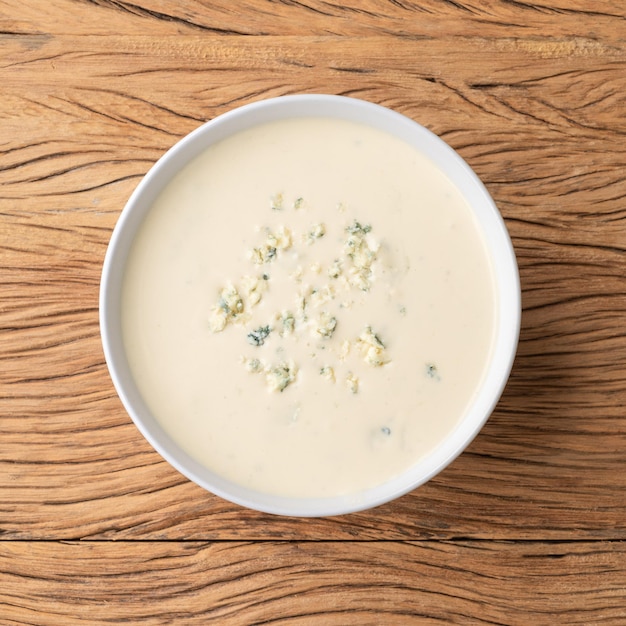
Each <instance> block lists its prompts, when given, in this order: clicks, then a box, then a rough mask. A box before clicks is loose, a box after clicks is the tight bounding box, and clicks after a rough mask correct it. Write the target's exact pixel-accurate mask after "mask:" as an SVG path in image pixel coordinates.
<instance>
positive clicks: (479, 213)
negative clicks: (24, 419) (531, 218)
mask: <svg viewBox="0 0 626 626" xmlns="http://www.w3.org/2000/svg"><path fill="white" fill-rule="evenodd" d="M306 116H315V117H320V116H325V117H334V118H340V119H347V120H352V121H355V122H360V123H363V124H367V125H370V126H373V127H375V128H378V129H380V130H383V131H385V132H387V133H390V134H392V135H395V136H397V137H399V138H401V139H403V140H404V141H405V142H407V143H409V144H411V145H412V146H413V147H415V148H416V149H417V150H419V151H420V152H422V153H423V154H424V155H425V156H427V157H428V158H430V159H431V160H432V161H433V162H434V163H435V164H436V165H437V166H438V167H439V168H440V169H441V170H443V171H444V172H445V173H446V174H447V176H448V178H449V179H450V180H451V181H452V182H453V183H454V184H455V185H456V186H457V187H458V189H459V190H460V191H461V193H462V194H463V195H464V196H465V198H466V199H467V200H468V202H469V204H470V206H471V207H472V209H473V211H474V212H475V215H476V217H477V219H478V222H479V224H480V227H481V228H482V231H483V234H484V237H485V241H486V243H487V247H488V251H489V254H490V257H491V260H492V265H493V269H494V273H495V282H496V291H497V307H498V311H497V324H498V326H497V330H496V336H495V341H494V348H493V355H492V358H491V363H490V365H489V367H488V370H487V373H486V375H485V377H484V380H483V384H482V387H481V389H480V390H479V392H478V394H477V395H476V398H475V401H474V402H473V404H472V405H471V407H470V408H469V409H468V411H467V413H466V415H465V416H464V417H463V419H462V420H461V421H460V422H459V424H458V426H457V427H456V429H455V430H454V431H453V432H452V433H451V434H450V436H449V437H448V438H447V439H446V440H445V441H443V442H442V443H441V444H440V445H439V446H438V447H437V448H435V449H434V450H433V451H432V452H431V453H430V454H429V455H428V456H427V457H425V458H424V459H423V460H421V461H419V462H418V463H416V464H415V465H414V466H412V467H411V468H410V469H409V470H408V471H406V472H404V473H403V474H401V475H399V476H396V477H395V478H393V479H391V480H390V481H388V482H386V483H384V484H382V485H379V486H377V487H374V488H372V489H368V490H366V491H363V492H361V493H359V494H354V495H350V496H338V497H332V498H301V499H298V498H286V497H280V496H274V495H267V494H263V493H258V492H255V491H251V490H249V489H246V488H244V487H242V486H241V485H237V484H234V483H232V482H230V481H228V480H225V479H224V478H222V477H221V476H219V475H217V474H215V473H214V472H212V471H210V470H209V469H207V468H206V467H205V466H203V465H201V464H200V463H198V462H197V461H195V460H194V459H193V458H192V457H190V456H189V455H188V454H187V453H186V452H184V451H183V450H182V449H181V448H180V447H179V446H178V445H177V444H175V443H174V442H173V441H172V440H171V438H170V437H169V436H168V434H167V433H166V432H165V431H164V430H163V428H162V427H161V426H160V425H159V423H158V422H157V420H156V419H155V418H154V416H153V415H152V414H151V412H150V411H149V409H148V407H147V405H146V403H145V402H144V400H143V398H142V397H141V394H140V393H139V391H138V390H137V387H136V386H135V384H134V382H133V376H132V374H131V370H130V367H129V364H128V361H127V359H126V355H125V349H124V344H123V341H122V332H121V292H122V282H123V278H124V268H125V265H126V260H127V257H128V254H129V251H130V249H131V247H132V245H133V240H134V238H135V235H136V233H137V231H138V230H139V228H140V226H141V224H142V221H143V219H144V217H145V216H146V214H147V213H148V211H149V210H150V208H151V206H152V204H153V202H154V200H155V199H156V198H157V196H158V195H159V194H160V192H161V191H162V190H163V188H164V187H165V185H166V184H167V183H168V182H169V180H170V179H171V178H172V177H173V176H174V175H175V174H176V173H177V172H178V171H179V170H180V169H181V168H182V167H184V166H185V165H186V164H187V163H189V162H190V161H191V160H193V159H194V158H195V157H197V156H198V155H199V154H201V153H202V152H203V151H204V150H205V149H206V148H207V147H208V146H209V145H211V144H213V143H215V142H218V141H220V140H221V139H224V138H226V137H228V136H230V135H232V134H234V133H236V132H239V131H242V130H245V129H248V128H251V127H253V126H256V125H258V124H263V123H266V122H270V121H275V120H278V119H284V118H287V117H306ZM520 318H521V296H520V284H519V274H518V268H517V262H516V259H515V253H514V250H513V246H512V244H511V240H510V237H509V234H508V232H507V229H506V226H505V224H504V221H503V220H502V217H501V215H500V213H499V212H498V210H497V208H496V206H495V204H494V202H493V200H492V199H491V197H490V195H489V193H488V192H487V190H486V189H485V187H484V185H483V184H482V183H481V182H480V180H479V179H478V177H477V176H476V175H475V174H474V172H473V171H472V170H471V168H470V167H469V166H468V165H467V163H465V161H464V160H463V159H462V158H461V157H460V156H459V155H458V154H457V153H456V152H455V151H454V150H452V148H450V147H449V146H448V145H447V144H446V143H444V142H443V141H442V140H441V139H439V138H438V137H437V136H436V135H434V134H433V133H431V132H430V131H428V130H427V129H426V128H424V127H422V126H420V125H419V124H417V123H416V122H414V121H412V120H410V119H409V118H407V117H405V116H403V115H401V114H399V113H396V112H393V111H391V110H390V109H387V108H384V107H381V106H379V105H375V104H372V103H369V102H366V101H363V100H357V99H354V98H345V97H341V96H329V95H299V96H284V97H280V98H273V99H270V100H264V101H261V102H257V103H253V104H250V105H246V106H244V107H241V108H239V109H235V110H234V111H231V112H229V113H226V114H224V115H222V116H220V117H217V118H215V119H214V120H212V121H210V122H208V123H206V124H204V125H203V126H201V127H200V128H198V129H197V130H195V131H194V132H192V133H191V134H189V135H188V136H186V137H185V138H184V139H182V140H181V141H180V142H179V143H177V144H176V145H175V146H174V147H173V148H171V149H170V150H169V151H168V152H167V153H166V154H165V155H164V156H163V157H162V158H161V159H160V160H159V161H158V162H157V163H156V164H155V165H154V167H153V168H152V169H151V170H150V171H149V172H148V174H147V175H146V176H145V177H144V179H143V180H142V181H141V183H140V184H139V185H138V186H137V188H136V190H135V191H134V193H133V194H132V196H131V197H130V199H129V200H128V203H127V205H126V207H125V208H124V210H123V212H122V214H121V216H120V219H119V221H118V223H117V225H116V227H115V229H114V232H113V235H112V238H111V242H110V245H109V248H108V250H107V254H106V258H105V262H104V267H103V273H102V282H101V290H100V328H101V334H102V342H103V348H104V354H105V358H106V362H107V365H108V368H109V372H110V374H111V378H112V380H113V383H114V385H115V388H116V390H117V392H118V394H119V396H120V398H121V400H122V403H123V404H124V407H125V408H126V410H127V412H128V413H129V415H130V416H131V418H132V419H133V421H134V423H135V424H136V426H137V427H138V428H139V430H140V431H141V433H142V434H143V435H144V437H145V438H146V439H147V440H148V441H149V442H150V444H151V445H152V446H153V447H154V448H155V449H156V450H157V451H158V452H159V453H160V454H161V455H162V456H163V458H165V459H166V460H167V461H168V462H169V463H170V464H171V465H173V466H174V467H175V468H176V469H178V471H180V472H181V473H182V474H183V475H185V476H186V477H188V478H189V479H191V480H192V481H194V482H195V483H197V484H198V485H200V486H202V487H204V488H205V489H207V490H209V491H211V492H212V493H215V494H216V495H218V496H221V497H223V498H225V499H227V500H229V501H232V502H235V503H237V504H241V505H243V506H246V507H249V508H253V509H257V510H260V511H265V512H268V513H274V514H281V515H291V516H328V515H338V514H344V513H350V512H354V511H358V510H363V509H367V508H371V507H374V506H377V505H380V504H382V503H385V502H388V501H389V500H392V499H394V498H396V497H398V496H400V495H403V494H405V493H407V492H408V491H410V490H412V489H414V488H415V487H417V486H419V485H421V484H423V483H424V482H426V481H427V480H429V479H430V478H432V477H433V476H434V475H436V474H437V473H438V472H440V471H441V470H442V469H443V468H444V467H446V466H447V465H448V464H449V463H450V462H451V461H452V460H453V459H454V458H456V457H457V456H458V455H459V454H460V453H461V452H462V451H463V450H464V449H465V448H466V447H467V445H468V444H469V443H470V442H471V441H472V439H473V438H474V437H475V436H476V434H477V433H478V432H479V431H480V429H481V428H482V426H483V425H484V423H485V422H486V421H487V419H488V418H489V415H490V414H491V413H492V411H493V409H494V407H495V405H496V403H497V401H498V399H499V398H500V395H501V393H502V391H503V390H504V387H505V385H506V381H507V379H508V377H509V373H510V370H511V367H512V364H513V359H514V357H515V351H516V348H517V341H518V335H519V327H520Z"/></svg>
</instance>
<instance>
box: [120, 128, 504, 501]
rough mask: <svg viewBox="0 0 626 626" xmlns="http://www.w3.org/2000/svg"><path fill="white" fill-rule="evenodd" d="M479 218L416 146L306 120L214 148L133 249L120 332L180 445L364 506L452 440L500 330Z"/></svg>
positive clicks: (275, 486)
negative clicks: (355, 497) (361, 497)
mask: <svg viewBox="0 0 626 626" xmlns="http://www.w3.org/2000/svg"><path fill="white" fill-rule="evenodd" d="M495 311H496V294H495V288H494V279H493V275H492V268H491V267H490V262H489V259H488V256H487V252H486V248H485V245H484V242H483V240H482V237H481V234H480V232H479V230H478V226H477V223H476V221H475V219H474V217H473V215H472V213H471V211H470V208H469V206H468V205H467V204H466V202H465V201H464V199H463V198H462V196H461V194H460V193H459V191H458V190H457V189H456V188H455V187H454V186H453V185H452V184H451V182H450V181H449V180H448V179H447V178H446V177H445V176H444V175H443V174H442V173H441V172H440V171H439V170H438V169H437V168H436V167H435V166H434V165H433V164H432V163H431V162H430V161H429V160H428V159H426V158H425V157H424V156H422V155H421V154H420V153H419V152H417V151H416V150H415V149H414V148H413V147H411V146H409V145H408V144H406V143H404V142H403V141H402V140H400V139H398V138H395V137H393V136H390V135H388V134H386V133H383V132H381V131H379V130H376V129H373V128H370V127H368V126H365V125H361V124H356V123H352V122H347V121H342V120H339V119H330V118H297V119H288V120H284V121H278V122H272V123H267V124H263V125H259V126H257V127H254V128H252V129H250V130H246V131H243V132H240V133H238V134H236V135H234V136H232V137H230V138H227V139H225V140H223V141H221V142H219V143H217V144H215V145H213V146H211V147H210V148H208V149H207V150H206V151H205V152H204V153H203V154H201V155H200V156H199V157H197V158H196V159H195V160H193V161H192V162H191V163H189V164H188V165H187V166H186V167H185V168H184V169H183V170H182V171H181V172H180V173H179V174H178V175H177V176H176V177H175V178H174V179H173V180H172V182H171V183H170V184H169V185H168V186H167V187H166V188H165V190H164V191H163V192H162V193H161V194H160V196H159V198H158V199H157V201H156V202H155V203H154V206H153V207H152V209H151V210H150V212H149V214H148V216H147V217H146V219H145V221H144V223H143V224H142V227H141V229H140V232H139V234H138V236H137V238H136V241H135V243H134V245H133V248H132V250H131V254H130V258H129V261H128V266H127V272H126V275H125V280H124V287H123V294H122V322H123V337H124V343H125V346H126V350H127V354H128V359H129V363H130V366H131V369H132V372H133V376H134V378H135V381H136V384H137V386H138V388H139V390H140V392H141V394H142V395H143V397H144V399H145V401H146V403H147V405H148V406H149V407H150V409H151V411H152V413H153V414H154V416H155V418H156V419H157V420H158V421H159V422H160V424H161V425H162V427H163V428H164V429H165V430H166V431H167V432H168V433H169V434H170V435H171V437H172V438H173V439H174V440H175V441H176V442H177V444H178V445H179V446H180V447H181V448H183V449H184V450H185V451H187V452H188V453H189V454H190V455H191V456H192V457H194V458H195V459H197V460H198V461H199V462H201V463H202V464H204V465H205V466H207V467H208V468H209V469H211V470H212V471H214V472H216V473H217V474H219V475H220V476H222V477H224V478H227V479H230V480H232V481H233V482H235V483H238V484H241V485H244V486H246V487H249V488H251V489H255V490H258V491H261V492H265V493H269V494H277V495H284V496H301V497H327V496H336V495H340V494H351V493H357V492H359V491H361V490H364V489H366V488H368V487H372V486H375V485H377V484H380V483H382V482H385V481H386V480H388V479H389V478H391V477H393V476H395V475H397V474H399V473H401V472H403V471H405V470H406V469H407V468H408V467H409V466H411V465H412V464H414V463H416V462H417V461H418V460H419V459H420V458H422V457H423V456H424V455H427V454H428V453H429V452H430V451H432V450H433V449H434V447H436V446H437V444H438V443H439V442H440V441H441V440H442V439H443V438H445V437H446V435H447V434H449V433H450V431H451V430H453V429H454V428H455V426H456V425H457V424H458V422H459V420H460V419H461V418H462V417H463V415H464V412H465V411H466V410H467V409H468V406H469V405H470V403H471V401H472V399H473V397H474V395H475V393H476V390H477V388H478V386H479V385H480V383H481V379H482V378H483V375H484V373H485V371H486V367H487V365H488V362H489V358H490V353H491V349H492V343H493V338H494V334H495V326H496V322H497V320H496V319H495V317H496V313H495Z"/></svg>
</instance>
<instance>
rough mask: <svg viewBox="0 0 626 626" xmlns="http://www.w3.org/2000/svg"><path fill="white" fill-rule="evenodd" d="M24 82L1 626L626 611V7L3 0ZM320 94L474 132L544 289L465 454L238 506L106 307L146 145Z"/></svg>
mask: <svg viewBox="0 0 626 626" xmlns="http://www.w3.org/2000/svg"><path fill="white" fill-rule="evenodd" d="M0 85H1V91H0V131H1V132H0V361H1V367H0V442H1V445H0V622H1V623H2V624H4V623H6V624H55V623H63V624H74V623H75V624H79V623H89V624H99V623H106V622H107V620H109V623H110V622H111V621H113V622H119V621H122V620H127V621H130V622H131V623H146V624H159V623H172V621H175V622H176V623H207V620H210V619H213V620H214V621H216V622H217V623H225V622H230V623H237V624H238V623H241V624H243V623H324V624H333V623H336V624H348V623H354V624H370V623H371V624H380V623H409V622H411V623H413V622H415V621H416V620H417V623H442V622H444V623H446V622H447V623H450V622H452V623H454V622H456V623H506V624H528V623H533V622H534V623H537V624H543V623H554V622H555V621H556V622H557V623H567V624H604V623H606V624H622V623H626V615H625V614H624V606H626V601H625V598H626V580H625V574H624V565H623V564H624V562H625V560H624V546H623V543H620V542H623V540H624V539H626V496H625V495H624V494H625V493H626V471H625V470H626V410H625V407H626V332H624V327H625V320H626V295H625V294H626V278H625V277H626V176H625V174H624V172H625V171H626V148H625V147H624V146H625V145H626V142H625V138H626V115H625V113H626V96H625V94H626V7H624V6H622V3H619V2H614V1H612V0H594V2H591V1H590V0H545V1H542V2H535V1H530V0H529V1H527V0H514V1H513V0H491V1H485V2H472V1H470V0H458V1H456V0H455V1H454V2H450V1H447V0H420V1H416V0H349V1H347V2H343V3H337V2H331V1H328V0H325V1H320V0H298V1H296V0H242V1H241V2H237V3H233V2H227V1H226V0H214V1H212V2H207V1H200V0H190V1H188V2H182V3H177V2H172V1H170V0H133V1H127V0H53V1H50V2H44V1H43V0H33V1H32V2H28V3H26V4H25V3H23V2H21V1H19V2H18V1H17V0H0ZM301 92H309V93H310V92H322V93H335V94H344V95H352V96H356V97H362V98H365V99H368V100H371V101H374V102H378V103H380V104H384V105H387V106H390V107H393V108H394V109H396V110H398V111H400V112H402V113H404V114H406V115H408V116H409V117H411V118H413V119H415V120H417V121H418V122H420V123H422V124H424V125H425V126H427V127H428V128H430V129H431V130H433V131H434V132H436V133H437V134H439V135H440V136H441V137H443V138H444V139H445V140H446V141H447V142H448V143H449V144H450V145H451V146H452V147H454V148H455V149H457V150H458V152H459V153H460V154H461V155H462V156H463V157H464V158H465V159H466V160H467V161H468V162H469V164H470V165H471V166H472V167H473V168H474V169H475V171H476V172H477V173H478V174H479V175H480V177H481V178H482V180H483V181H484V182H485V184H486V186H487V188H488V190H489V191H490V192H491V194H492V195H493V197H494V199H495V200H496V203H497V204H498V206H499V208H500V210H501V212H502V214H503V216H504V218H505V221H506V224H507V227H508V228H509V231H510V233H511V235H512V238H513V243H514V246H515V250H516V253H517V255H518V262H519V266H520V273H521V280H522V290H523V307H524V311H523V319H522V332H521V337H520V346H519V351H518V356H517V360H516V363H515V366H514V369H513V372H512V375H511V379H510V381H509V384H508V386H507V389H506V391H505V393H504V395H503V397H502V399H501V401H500V403H499V404H498V406H497V408H496V410H495V412H494V414H493V416H492V417H491V419H490V420H489V422H488V423H487V425H486V426H485V428H484V429H483V430H482V432H481V433H480V435H479V436H478V437H477V438H476V440H475V441H474V442H473V443H472V445H471V446H470V447H469V449H468V450H467V451H466V452H465V453H464V454H463V455H461V457H459V458H458V459H457V460H456V461H455V462H454V463H453V464H452V465H451V466H450V467H448V468H447V469H446V470H445V471H444V472H442V473H441V474H440V475H439V476H437V477H436V478H435V479H434V480H432V481H431V482H430V483H428V484H427V485H424V486H423V487H421V488H420V489H418V490H416V491H415V492H413V493H411V494H408V495H407V496H405V497H403V498H400V499H399V500H397V501H396V502H393V503H390V504H388V505H385V506H382V507H379V508H377V509H374V510H372V511H368V512H364V513H360V514H354V515H349V516H344V517H337V518H332V519H320V520H298V519H287V518H278V517H273V516H269V515H264V514H260V513H255V512H252V511H246V510H243V509H241V508H240V507H237V506H235V505H232V504H229V503H227V502H224V501H222V500H220V499H219V498H217V497H214V496H212V495H211V494H207V493H206V492H204V491H203V490H201V489H200V488H198V487H196V486H195V485H193V484H192V483H190V482H188V481H187V480H186V479H185V478H184V477H182V476H181V475H180V474H178V473H177V472H176V471H175V470H173V469H172V468H171V467H170V466H169V465H168V464H167V463H165V462H164V461H163V460H161V459H160V457H159V456H158V455H157V454H156V453H155V452H154V451H152V449H151V448H150V446H149V445H148V444H147V443H146V442H145V441H144V440H143V438H142V437H141V435H140V434H139V432H138V431H137V429H136V428H135V427H134V425H133V424H132V423H131V421H130V419H129V418H128V416H127V415H126V413H125V412H124V410H123V408H122V406H121V404H120V402H119V400H118V399H117V396H116V394H115V391H114V389H113V386H112V384H111V381H110V379H109V377H108V374H107V371H106V366H105V363H104V357H103V354H102V350H101V345H100V338H99V328H98V289H99V282H100V272H101V267H102V261H103V258H104V254H105V250H106V246H107V244H108V240H109V237H110V234H111V231H112V228H113V226H114V224H115V221H116V220H117V218H118V216H119V213H120V211H121V209H122V207H123V205H124V203H125V202H126V200H127V199H128V196H129V195H130V193H131V192H132V190H133V189H134V187H135V186H136V184H137V183H138V182H139V180H140V179H141V177H142V176H143V175H144V174H145V172H146V171H147V170H148V169H149V167H150V166H151V165H152V164H153V163H154V162H155V161H156V159H157V158H158V157H159V156H160V155H161V154H162V153H163V152H164V151H165V150H166V149H167V148H169V147H170V146H171V145H172V144H173V143H175V142H176V141H177V140H178V139H179V138H181V137H182V136H184V135H185V134H187V133H188V132H190V131H191V130H193V129H194V128H196V127H198V126H199V125H200V124H201V123H202V122H203V121H205V120H207V119H211V118H212V117H214V116H215V115H218V114H220V113H222V112H225V111H227V110H230V109H232V108H234V107H236V106H238V105H240V104H245V103H248V102H253V101H255V100H259V99H261V98H264V97H269V96H276V95H282V94H289V93H301ZM79 539H81V540H82V541H80V542H79V541H76V540H79ZM328 540H332V541H328ZM207 542H208V543H207Z"/></svg>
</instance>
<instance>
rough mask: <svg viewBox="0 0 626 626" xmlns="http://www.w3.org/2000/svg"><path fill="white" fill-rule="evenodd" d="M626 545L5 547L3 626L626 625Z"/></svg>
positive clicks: (0, 574) (0, 550)
mask: <svg viewBox="0 0 626 626" xmlns="http://www.w3.org/2000/svg"><path fill="white" fill-rule="evenodd" d="M625 550H626V548H625V547H624V545H623V544H621V543H609V542H593V543H574V544H572V543H541V542H539V543H529V544H524V543H522V544H519V545H513V544H507V543H494V542H487V543H484V542H478V543H476V542H453V543H440V542H436V543H429V542H421V543H395V542H382V543H378V542H376V543H353V542H345V543H339V544H338V543H334V542H331V543H325V542H305V543H289V542H287V543H266V544H260V545H259V544H250V543H230V542H226V543H214V544H205V543H192V542H176V543H169V542H156V543H153V542H140V543H137V542H130V543H127V542H104V543H102V542H80V543H70V544H64V543H57V542H45V543H36V542H35V543H19V542H16V543H14V542H9V543H7V542H2V543H1V544H0V612H1V615H2V621H3V623H4V624H30V625H32V626H44V625H48V624H57V623H63V624H67V625H68V626H72V625H78V624H85V623H88V624H90V625H93V626H97V625H99V624H110V623H112V622H113V623H121V622H124V621H130V622H132V623H133V624H172V623H176V624H206V623H208V621H210V620H214V621H216V622H217V623H220V624H252V623H254V624H269V623H272V624H287V623H289V624H310V623H320V624H329V625H332V624H341V625H348V624H358V625H359V626H365V625H368V624H372V625H374V624H381V623H384V624H408V623H420V624H438V623H448V624H450V623H463V624H467V623H472V624H511V625H517V624H519V625H526V624H529V623H537V624H548V623H551V624H552V623H567V624H572V625H574V624H585V625H587V624H598V625H600V624H603V625H604V624H615V625H617V624H623V623H624V621H625V620H626V606H625V604H624V598H625V597H626V595H625V594H626V566H625V564H626V552H625Z"/></svg>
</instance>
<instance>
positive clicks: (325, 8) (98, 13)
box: [0, 0, 626, 45]
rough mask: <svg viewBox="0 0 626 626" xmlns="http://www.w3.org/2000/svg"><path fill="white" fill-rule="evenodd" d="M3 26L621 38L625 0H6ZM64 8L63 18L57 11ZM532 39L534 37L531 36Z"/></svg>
mask: <svg viewBox="0 0 626 626" xmlns="http://www.w3.org/2000/svg"><path fill="white" fill-rule="evenodd" d="M0 9H2V10H1V11H0V31H2V32H4V33H8V34H11V33H17V34H42V35H47V34H55V35H57V34H65V35H77V34H98V35H106V36H109V35H111V34H112V33H118V34H124V35H141V34H144V33H146V32H147V31H149V32H150V33H151V34H153V35H155V36H161V35H189V34H217V35H243V36H250V35H256V36H263V35H297V36H306V35H329V34H331V35H341V36H351V37H356V36H365V35H372V34H385V35H388V34H389V35H398V36H401V37H408V38H415V37H427V38H438V37H441V36H442V35H446V36H450V35H451V36H455V37H468V36H478V37H485V38H501V37H514V36H517V37H523V38H525V39H526V40H527V41H532V39H538V40H546V39H547V38H548V37H552V38H557V37H558V38H563V39H567V38H568V37H584V36H589V37H590V38H591V39H592V40H593V41H597V40H603V41H608V42H614V43H616V44H618V45H621V44H623V42H624V32H623V28H622V29H621V30H620V28H619V26H620V19H622V20H623V19H624V18H625V17H626V12H625V11H624V7H623V6H622V5H621V4H620V3H616V2H613V1H612V0H595V1H594V2H593V3H592V4H590V3H589V2H588V1H587V0H551V1H544V2H531V1H524V2H510V1H507V0H488V1H486V2H480V3H479V2H472V1H468V0H458V1H455V2H441V1H439V0H420V2H415V1H410V0H394V1H393V2H387V1H385V0H351V1H349V2H347V1H344V2H333V1H331V0H307V1H293V0H239V1H238V2H237V4H236V6H235V5H234V4H233V3H232V2H229V0H212V2H210V3H206V2H201V1H200V0H191V1H187V2H185V3H184V4H181V3H172V2H168V1H167V0H135V1H134V2H129V1H123V0H54V2H46V3H34V4H33V3H28V4H25V3H22V2H20V1H19V0H2V3H1V4H0ZM59 15H62V16H63V19H59ZM531 45H532V44H531Z"/></svg>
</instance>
